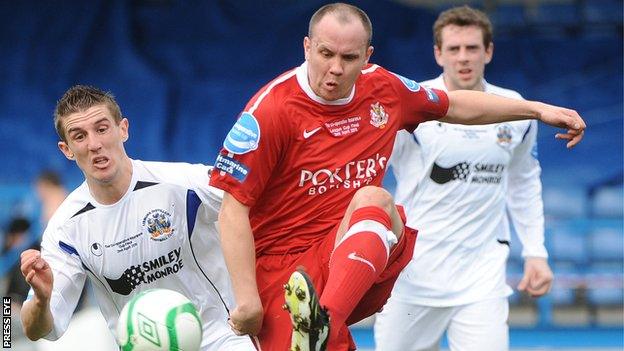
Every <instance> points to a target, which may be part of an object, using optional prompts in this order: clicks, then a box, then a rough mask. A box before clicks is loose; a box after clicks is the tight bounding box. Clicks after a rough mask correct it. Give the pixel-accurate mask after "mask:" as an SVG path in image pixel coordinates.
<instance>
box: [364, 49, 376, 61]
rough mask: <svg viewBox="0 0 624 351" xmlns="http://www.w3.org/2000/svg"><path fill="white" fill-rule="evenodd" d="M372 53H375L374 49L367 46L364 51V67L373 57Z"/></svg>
mask: <svg viewBox="0 0 624 351" xmlns="http://www.w3.org/2000/svg"><path fill="white" fill-rule="evenodd" d="M373 51H375V48H374V47H372V46H369V47H368V48H367V49H366V60H365V61H364V65H367V64H368V60H370V58H371V56H372V55H373Z"/></svg>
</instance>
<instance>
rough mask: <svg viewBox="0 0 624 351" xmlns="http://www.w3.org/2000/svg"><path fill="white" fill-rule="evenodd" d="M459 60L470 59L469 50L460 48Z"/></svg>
mask: <svg viewBox="0 0 624 351" xmlns="http://www.w3.org/2000/svg"><path fill="white" fill-rule="evenodd" d="M457 59H458V60H459V61H468V50H466V48H464V47H461V48H459V55H458V56H457Z"/></svg>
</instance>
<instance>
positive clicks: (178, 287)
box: [21, 86, 255, 350]
mask: <svg viewBox="0 0 624 351" xmlns="http://www.w3.org/2000/svg"><path fill="white" fill-rule="evenodd" d="M55 125H56V129H57V132H58V134H59V136H60V137H61V141H60V142H59V148H60V149H61V151H62V152H63V154H65V156H66V157H67V158H68V159H70V160H75V161H76V163H77V165H78V167H79V168H80V169H81V170H82V172H83V173H84V175H85V182H84V183H83V184H82V185H80V186H79V187H78V188H77V189H75V190H74V191H73V192H72V193H71V194H70V195H69V196H68V197H67V199H66V200H65V201H64V202H63V203H62V205H61V206H60V207H59V209H58V210H57V211H56V213H55V214H54V216H53V217H52V219H51V220H50V223H49V224H48V227H47V228H46V230H45V232H44V234H43V239H42V244H41V252H39V251H37V250H27V251H24V252H23V253H22V257H21V270H22V274H24V277H25V278H26V281H27V282H28V283H29V284H30V285H31V292H30V294H29V298H28V299H27V301H26V302H25V303H24V307H23V309H22V322H23V325H24V330H25V334H26V335H27V336H28V337H29V338H30V339H32V340H37V339H39V338H42V337H43V338H46V339H48V340H56V339H58V338H59V337H60V336H61V335H62V334H63V333H64V332H65V330H66V329H67V326H68V324H69V321H70V318H71V316H72V314H73V311H74V309H75V307H76V304H77V302H78V298H79V297H80V293H81V291H82V288H83V285H84V283H85V279H86V278H87V277H88V278H89V279H90V280H91V282H92V283H93V286H94V289H95V296H96V298H97V302H98V304H99V307H100V310H101V311H102V314H103V315H104V318H105V319H106V321H107V324H108V327H109V328H110V330H111V331H112V332H113V333H114V330H115V326H116V323H117V319H118V317H119V313H120V311H121V309H122V308H123V306H124V305H125V304H126V302H128V301H129V300H130V299H131V298H132V297H133V296H134V295H135V294H136V293H138V292H140V291H143V290H147V289H152V288H165V289H171V290H175V291H178V292H180V293H182V294H184V295H185V296H187V297H188V298H189V299H191V301H193V303H194V304H195V306H196V307H197V308H198V311H199V314H200V316H201V319H202V323H203V340H202V343H201V349H202V350H255V348H254V346H253V344H252V342H251V339H250V338H249V337H242V336H236V335H235V334H234V333H233V332H232V330H231V328H230V327H229V325H228V316H229V309H230V308H231V307H232V306H233V305H232V302H233V299H232V292H231V283H230V278H229V275H228V272H227V269H226V267H225V262H224V260H223V255H222V253H221V246H220V240H219V233H218V231H217V227H216V221H217V216H218V211H219V208H220V204H221V197H222V194H221V193H220V191H219V190H218V189H215V188H211V187H209V186H208V181H209V177H208V172H209V171H210V167H207V166H204V165H191V164H187V163H165V162H143V161H138V160H132V159H130V158H129V157H128V156H127V154H126V152H125V149H124V146H123V143H124V142H125V141H126V140H127V139H128V120H127V119H125V118H122V116H121V112H120V110H119V106H118V105H117V103H116V102H115V100H114V98H113V96H112V95H110V94H109V93H104V92H102V91H100V90H98V89H96V88H92V87H86V86H75V87H72V88H71V89H69V90H68V91H67V92H66V93H65V94H64V95H63V97H62V98H61V100H60V101H59V103H58V104H57V107H56V110H55Z"/></svg>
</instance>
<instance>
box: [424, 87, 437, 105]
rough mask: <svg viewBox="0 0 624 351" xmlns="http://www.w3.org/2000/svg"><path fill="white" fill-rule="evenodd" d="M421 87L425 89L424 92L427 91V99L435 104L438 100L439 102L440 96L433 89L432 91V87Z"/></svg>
mask: <svg viewBox="0 0 624 351" xmlns="http://www.w3.org/2000/svg"><path fill="white" fill-rule="evenodd" d="M423 89H425V92H426V93H427V100H429V101H431V102H433V103H435V104H437V103H438V102H440V97H439V96H438V94H436V92H435V91H433V90H432V89H429V88H427V87H423Z"/></svg>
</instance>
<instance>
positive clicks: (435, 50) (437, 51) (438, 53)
mask: <svg viewBox="0 0 624 351" xmlns="http://www.w3.org/2000/svg"><path fill="white" fill-rule="evenodd" d="M433 56H434V57H435V60H436V63H437V64H438V66H440V67H442V68H444V62H442V50H440V48H439V47H438V46H437V45H434V46H433Z"/></svg>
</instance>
